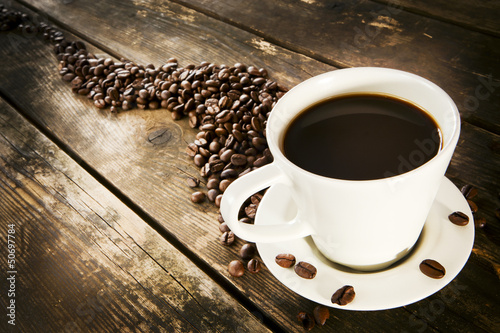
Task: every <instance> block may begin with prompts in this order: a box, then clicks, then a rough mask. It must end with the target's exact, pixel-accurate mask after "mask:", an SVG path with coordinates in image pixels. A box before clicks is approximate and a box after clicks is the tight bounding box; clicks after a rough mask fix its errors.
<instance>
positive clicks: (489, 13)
mask: <svg viewBox="0 0 500 333" xmlns="http://www.w3.org/2000/svg"><path fill="white" fill-rule="evenodd" d="M374 1H376V2H379V3H382V4H385V5H388V4H398V5H399V6H401V7H403V8H404V9H405V10H407V11H411V12H414V13H417V14H420V15H424V16H428V17H432V18H435V19H437V20H440V21H445V22H450V23H453V24H457V25H460V26H463V27H466V28H467V29H471V30H476V31H481V32H484V33H488V34H492V35H495V36H500V24H499V22H498V13H499V12H500V3H499V2H498V1H495V0H485V1H454V2H453V3H450V2H449V1H443V0H437V1H436V0H433V1H416V0H398V1H392V2H391V1H386V0H374Z"/></svg>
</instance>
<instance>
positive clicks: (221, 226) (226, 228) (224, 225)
mask: <svg viewBox="0 0 500 333" xmlns="http://www.w3.org/2000/svg"><path fill="white" fill-rule="evenodd" d="M219 230H220V232H222V233H225V232H229V231H231V229H229V226H228V225H227V223H226V222H222V223H221V224H219Z"/></svg>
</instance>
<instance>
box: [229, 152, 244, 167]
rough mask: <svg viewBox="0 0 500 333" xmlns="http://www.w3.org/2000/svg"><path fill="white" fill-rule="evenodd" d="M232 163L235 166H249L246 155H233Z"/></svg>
mask: <svg viewBox="0 0 500 333" xmlns="http://www.w3.org/2000/svg"><path fill="white" fill-rule="evenodd" d="M231 163H232V164H234V165H235V166H244V165H245V164H247V157H246V156H245V155H244V154H233V155H232V156H231Z"/></svg>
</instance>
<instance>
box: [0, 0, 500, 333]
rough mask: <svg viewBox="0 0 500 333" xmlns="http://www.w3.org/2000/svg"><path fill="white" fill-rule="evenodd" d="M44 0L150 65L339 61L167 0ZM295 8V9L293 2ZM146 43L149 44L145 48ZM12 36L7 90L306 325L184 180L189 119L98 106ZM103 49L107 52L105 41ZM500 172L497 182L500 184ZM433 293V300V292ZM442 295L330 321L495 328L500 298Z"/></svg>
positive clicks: (77, 153)
mask: <svg viewBox="0 0 500 333" xmlns="http://www.w3.org/2000/svg"><path fill="white" fill-rule="evenodd" d="M33 4H34V5H35V6H37V8H40V9H41V10H43V11H44V12H46V13H50V15H54V17H57V20H58V21H60V22H63V23H64V24H66V25H68V26H71V29H72V30H73V31H74V32H75V33H77V34H80V35H81V36H84V37H85V38H89V40H90V41H92V42H95V43H97V44H98V45H102V46H105V47H106V48H107V49H109V50H110V51H112V52H113V54H115V55H118V56H125V57H127V58H129V59H134V60H138V61H140V62H141V63H147V62H153V63H156V64H161V63H162V61H165V59H167V58H168V57H170V56H175V57H177V58H179V60H180V61H181V63H184V61H186V63H189V62H199V61H201V60H207V58H209V57H211V56H213V57H214V58H210V60H213V61H215V62H219V63H222V62H238V61H240V62H247V63H248V64H249V63H255V64H257V65H258V66H263V67H266V68H270V69H271V70H270V73H271V77H272V78H274V79H276V80H278V81H279V82H282V81H280V80H284V81H286V82H287V83H292V84H296V83H298V82H300V81H301V80H303V79H305V78H307V77H309V76H310V75H313V74H314V73H317V72H321V71H322V70H323V69H333V67H331V66H329V65H326V64H322V63H321V62H319V61H316V60H313V59H311V58H308V57H306V56H304V55H301V54H297V53H294V52H291V51H287V50H286V49H284V48H281V47H279V46H277V45H275V44H273V43H270V42H268V41H266V40H265V39H263V38H261V37H258V36H256V35H253V34H251V33H248V32H245V31H242V30H240V29H238V28H235V27H234V26H231V25H228V24H226V23H224V22H221V21H220V20H215V19H212V18H209V17H207V16H205V15H203V14H200V13H198V12H196V11H193V10H189V9H186V8H184V7H181V6H178V5H175V4H171V3H167V2H160V1H157V2H152V3H148V4H146V5H147V6H146V5H145V4H143V3H139V4H138V5H136V4H131V3H122V2H120V3H118V2H117V3H113V7H112V8H113V10H112V13H110V14H109V15H107V16H106V19H107V21H106V20H104V19H103V18H102V15H101V13H102V12H104V11H106V9H107V8H109V7H107V6H105V5H103V3H101V2H95V3H92V4H90V2H74V3H70V4H68V5H64V6H63V5H60V4H59V5H57V3H56V2H55V1H48V0H45V1H40V2H36V4H35V3H34V2H33ZM87 6H88V7H87ZM283 8H284V10H286V6H284V7H283ZM107 10H108V11H109V9H107ZM124 17H133V20H131V21H127V20H123V18H124ZM89 22H92V23H89ZM130 22H133V24H131V23H130ZM200 31H203V32H205V31H208V32H207V33H206V34H205V33H200ZM138 32H140V35H141V39H140V40H139V41H137V40H136V39H134V38H132V37H136V36H137V34H138ZM86 36H91V37H86ZM124 36H128V37H127V38H124ZM0 37H1V35H0ZM184 37H185V38H184ZM256 41H257V42H256ZM134 42H136V43H140V46H137V45H136V44H133V43H134ZM0 45H1V50H0V54H1V55H2V58H3V59H5V61H6V62H8V63H10V64H11V66H9V67H8V68H7V67H2V68H0V78H1V81H0V91H1V93H2V94H3V95H5V96H6V97H7V98H8V99H9V101H11V102H12V103H13V104H14V105H16V107H17V108H18V109H19V110H20V111H21V112H22V113H23V114H25V115H26V116H27V117H28V118H29V119H31V120H32V121H33V122H35V123H36V124H37V126H40V127H41V128H42V129H43V130H44V131H45V132H46V133H48V134H50V135H51V136H53V137H54V138H55V139H57V141H58V142H59V143H60V144H61V146H64V148H65V149H67V150H68V151H71V154H72V156H74V158H75V159H77V160H78V161H79V162H81V163H82V164H85V165H87V166H88V167H89V168H91V169H93V170H95V172H96V173H97V174H99V175H101V176H102V177H103V178H104V179H105V180H106V181H107V182H108V183H109V185H110V186H112V187H113V188H114V189H116V190H117V191H119V192H120V195H122V196H123V197H124V198H126V199H128V200H130V203H131V204H132V205H133V206H134V209H139V210H141V211H142V212H143V213H144V214H145V215H147V216H150V217H151V219H152V220H153V221H154V222H156V223H158V224H159V225H161V226H162V227H163V228H164V230H166V233H168V234H169V235H171V237H172V238H175V239H176V240H178V241H179V242H181V243H182V244H185V246H186V248H187V249H188V250H189V251H191V252H192V253H193V254H195V255H197V256H199V257H200V259H201V260H202V261H203V262H205V263H207V264H208V265H210V266H211V267H213V269H214V270H215V271H216V272H217V274H218V275H219V277H220V278H223V279H225V280H226V281H228V282H230V283H232V284H234V286H236V287H237V288H238V289H239V290H240V291H242V292H243V293H244V295H246V296H247V297H248V298H249V300H250V301H251V302H254V303H255V304H256V306H257V307H258V308H259V313H257V314H256V315H257V316H267V315H269V316H270V317H272V318H274V320H275V321H276V322H277V323H278V325H280V327H281V328H283V330H286V331H301V329H300V328H299V327H298V325H297V324H296V323H295V315H296V313H297V312H298V311H300V310H306V311H312V308H313V307H314V304H313V303H312V302H310V301H307V300H305V299H303V298H301V297H299V296H297V295H294V294H291V293H290V292H289V291H288V290H287V289H286V288H285V287H284V286H282V285H281V284H279V282H278V281H277V280H276V279H274V278H273V277H272V276H271V275H270V273H269V272H268V271H267V270H265V269H264V271H263V272H261V273H262V274H258V275H255V276H250V275H249V274H246V275H244V276H243V277H242V278H240V279H233V278H230V277H229V276H228V275H227V272H226V266H227V263H228V262H229V261H230V260H233V259H235V258H236V257H237V251H238V250H239V246H241V244H243V242H242V241H238V242H237V243H236V244H235V245H233V246H232V247H231V248H225V247H222V246H221V245H219V244H218V241H217V238H218V236H219V234H218V228H217V224H218V223H217V221H216V216H217V210H216V209H215V208H214V207H213V206H212V205H210V204H208V203H206V204H202V205H199V206H196V205H194V204H192V203H191V202H190V201H189V195H190V190H189V189H188V188H187V186H186V185H185V183H184V181H185V178H186V177H187V175H198V170H197V169H196V168H195V167H194V166H193V165H192V164H191V161H190V160H189V158H188V157H187V156H186V155H185V154H184V148H185V144H186V143H187V142H190V141H191V140H192V139H193V138H194V135H195V132H194V131H192V130H191V129H189V128H188V126H187V124H186V122H183V121H180V122H173V121H171V120H170V118H169V115H168V112H166V111H154V112H151V111H140V110H134V111H131V112H124V113H120V114H118V115H111V114H109V113H107V112H106V111H98V110H96V109H94V108H93V107H92V106H91V105H90V103H89V102H88V101H87V100H86V99H85V98H81V97H79V96H74V95H73V94H72V93H71V92H70V89H69V87H68V86H67V85H65V84H64V83H62V82H61V81H60V79H59V78H58V76H57V74H56V73H55V70H54V69H55V67H56V62H55V61H54V59H53V57H52V56H51V55H50V54H49V51H50V48H49V47H48V46H46V45H44V44H43V43H41V42H40V41H38V40H36V39H33V40H30V42H29V43H26V44H22V45H19V48H18V49H14V48H13V47H12V45H11V43H10V41H9V39H7V38H1V39H0ZM131 45H132V47H131ZM98 53H100V54H103V52H102V51H99V52H98ZM34 59H36V60H34ZM185 59H186V60H185ZM224 59H226V60H224ZM283 59H285V61H283ZM245 60H246V61H245ZM440 75H444V74H443V73H441V74H440ZM159 128H168V129H169V130H170V131H172V133H173V134H174V135H173V136H172V138H173V139H172V140H171V141H169V142H168V143H167V144H165V145H159V146H158V145H156V146H154V145H151V144H150V143H148V141H147V137H148V134H149V133H150V132H152V131H154V130H157V129H159ZM465 132H468V133H469V134H467V136H470V137H476V132H479V133H480V134H481V136H484V138H486V139H487V140H488V142H498V136H496V135H494V134H492V133H490V132H488V131H484V130H481V129H478V128H477V127H475V126H467V127H464V133H465ZM462 147H466V146H464V145H463V144H462V145H459V148H458V149H457V154H458V155H456V156H458V157H460V156H465V155H466V156H471V155H470V151H467V150H463V149H464V148H462ZM467 149H469V148H467ZM471 149H474V154H475V156H477V160H479V161H482V159H483V158H484V159H491V158H493V163H492V164H488V163H486V164H484V169H482V168H481V169H480V170H478V171H475V172H485V174H486V175H491V174H493V173H494V172H495V165H498V164H497V161H498V154H497V153H495V152H493V153H491V152H488V151H487V149H486V147H484V146H481V145H480V144H474V145H473V146H471ZM460 154H462V155H460ZM477 160H474V159H472V158H464V159H461V158H459V159H455V158H454V161H453V163H452V165H453V167H454V168H455V169H454V170H455V173H454V174H451V176H453V178H454V180H455V181H456V183H457V184H459V182H465V180H468V179H471V180H474V179H475V178H474V175H473V174H472V173H469V170H470V169H473V170H476V169H475V168H476V167H477V165H478V163H477ZM481 167H483V165H482V163H481ZM451 170H452V171H453V169H451ZM462 177H463V178H462ZM494 179H495V178H494ZM494 179H493V184H497V183H495V182H494ZM477 180H478V182H476V181H473V182H472V183H473V184H474V185H477V186H479V187H481V188H484V189H485V192H482V193H483V194H482V195H483V196H484V197H483V198H486V199H484V200H486V201H487V202H490V204H489V205H490V206H491V207H493V206H494V205H495V201H494V200H495V198H496V197H495V195H496V194H493V193H492V192H491V190H492V188H493V187H494V186H495V185H489V184H488V182H491V181H492V179H490V178H487V177H486V176H485V177H484V178H480V177H478V178H477ZM495 193H496V192H495ZM491 216H492V215H491ZM490 231H492V233H490V232H489V231H485V236H484V237H483V238H482V239H480V240H479V242H476V249H478V250H481V251H483V252H485V253H494V252H493V251H495V250H496V247H494V244H493V242H492V241H491V239H493V238H494V237H495V235H496V236H497V235H498V229H496V228H495V227H493V228H491V230H490ZM478 253H479V252H478ZM483 258H486V256H481V255H479V254H478V255H477V256H473V258H471V260H470V261H469V263H468V266H467V267H470V268H467V269H468V270H467V272H470V273H469V274H470V275H468V276H464V277H463V278H462V275H459V277H458V278H457V283H459V284H466V285H467V286H468V288H470V289H469V291H470V294H473V293H474V292H475V286H474V283H479V284H481V283H483V282H484V286H488V285H491V281H495V280H494V279H496V278H497V276H496V274H495V272H494V271H491V270H490V269H489V268H488V267H490V262H491V259H483ZM493 258H495V257H493ZM494 260H495V259H493V261H494ZM450 288H453V286H449V287H447V289H446V288H445V289H444V290H443V291H442V293H438V294H437V295H436V296H435V297H441V295H445V294H443V293H447V292H449V290H451V291H453V289H450ZM447 290H448V291H447ZM470 294H469V293H461V294H460V295H459V297H460V300H459V302H460V304H465V305H467V299H466V297H468V296H470ZM497 296H498V293H497V292H496V291H494V292H491V293H486V292H485V293H483V292H481V293H479V294H478V295H476V296H475V298H474V299H475V301H476V302H478V304H498V301H497ZM432 300H434V299H433V298H430V299H429V300H428V302H432ZM430 304H431V303H420V302H419V303H417V304H415V305H413V306H410V307H406V308H400V309H395V310H391V311H380V312H368V313H359V312H347V311H338V310H336V311H332V317H331V318H330V320H329V321H328V322H327V327H325V330H333V329H334V328H335V329H336V330H338V331H367V330H376V331H384V330H387V323H388V322H390V323H391V325H392V326H391V328H394V330H399V331H401V330H408V331H415V330H416V329H418V328H419V327H420V326H421V325H424V324H425V325H427V327H429V328H430V329H431V330H444V329H445V328H446V327H450V326H452V327H461V328H462V329H463V330H464V331H465V330H469V331H474V330H481V329H483V328H485V329H484V330H486V331H487V330H488V329H494V328H495V326H494V325H495V324H494V322H493V321H491V317H492V316H493V315H492V314H493V313H495V312H494V311H495V310H496V309H497V308H496V307H492V308H486V309H485V310H484V311H486V315H483V316H477V315H476V314H477V311H478V309H477V307H476V306H464V307H463V308H460V309H458V311H449V312H447V313H446V318H441V319H439V320H437V319H432V318H430V317H425V316H422V315H421V314H420V313H419V307H420V306H425V307H426V306H430ZM463 318H468V320H464V319H463Z"/></svg>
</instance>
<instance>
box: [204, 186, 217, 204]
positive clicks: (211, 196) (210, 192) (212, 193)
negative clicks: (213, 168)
mask: <svg viewBox="0 0 500 333" xmlns="http://www.w3.org/2000/svg"><path fill="white" fill-rule="evenodd" d="M218 195H219V190H218V189H215V188H213V189H210V190H208V192H207V198H208V200H209V201H210V202H214V201H215V199H216V198H217V196H218Z"/></svg>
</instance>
